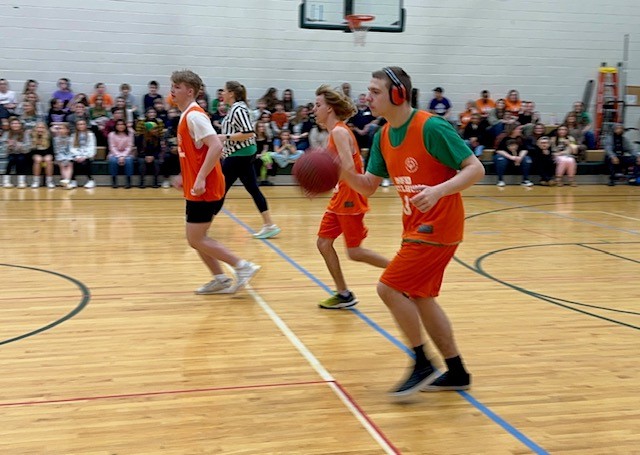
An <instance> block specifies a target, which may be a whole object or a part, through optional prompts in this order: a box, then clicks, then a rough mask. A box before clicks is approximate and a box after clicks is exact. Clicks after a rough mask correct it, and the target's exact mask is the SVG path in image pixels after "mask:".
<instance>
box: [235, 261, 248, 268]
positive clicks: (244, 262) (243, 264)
mask: <svg viewBox="0 0 640 455" xmlns="http://www.w3.org/2000/svg"><path fill="white" fill-rule="evenodd" d="M245 265H247V261H245V260H244V259H240V260H239V261H238V263H237V264H236V269H241V268H242V267H244V266H245Z"/></svg>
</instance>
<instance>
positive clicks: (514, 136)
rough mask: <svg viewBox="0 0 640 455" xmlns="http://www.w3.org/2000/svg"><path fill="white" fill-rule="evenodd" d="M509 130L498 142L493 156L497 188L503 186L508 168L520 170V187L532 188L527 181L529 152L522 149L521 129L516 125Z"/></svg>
mask: <svg viewBox="0 0 640 455" xmlns="http://www.w3.org/2000/svg"><path fill="white" fill-rule="evenodd" d="M509 130H510V132H509V133H508V134H507V135H506V137H505V138H504V139H503V140H502V141H501V142H500V144H499V146H498V148H497V149H496V151H495V153H494V155H493V162H494V163H495V165H496V173H497V174H498V186H500V187H502V186H505V182H504V174H505V172H506V171H507V168H509V167H510V166H512V167H515V168H520V169H521V172H522V183H521V185H522V186H533V183H532V182H531V180H529V170H530V169H531V163H532V160H531V157H530V156H528V155H527V154H528V153H529V151H528V150H527V149H526V148H525V147H524V144H523V141H522V127H520V126H519V125H517V126H513V127H510V128H509Z"/></svg>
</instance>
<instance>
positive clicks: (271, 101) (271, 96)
mask: <svg viewBox="0 0 640 455" xmlns="http://www.w3.org/2000/svg"><path fill="white" fill-rule="evenodd" d="M262 99H263V100H264V102H265V103H267V110H268V111H269V112H274V111H275V110H276V103H278V89H277V88H275V87H271V88H269V90H267V91H266V93H265V94H264V95H263V96H262Z"/></svg>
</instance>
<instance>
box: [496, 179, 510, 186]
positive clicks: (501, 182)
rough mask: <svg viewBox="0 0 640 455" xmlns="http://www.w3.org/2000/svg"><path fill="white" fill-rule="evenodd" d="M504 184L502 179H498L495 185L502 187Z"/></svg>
mask: <svg viewBox="0 0 640 455" xmlns="http://www.w3.org/2000/svg"><path fill="white" fill-rule="evenodd" d="M506 185H507V184H506V183H504V180H498V183H497V184H496V186H499V187H503V186H506Z"/></svg>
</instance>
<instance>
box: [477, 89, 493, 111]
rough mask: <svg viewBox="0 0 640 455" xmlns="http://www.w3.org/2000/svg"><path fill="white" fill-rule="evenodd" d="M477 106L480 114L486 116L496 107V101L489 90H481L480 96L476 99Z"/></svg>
mask: <svg viewBox="0 0 640 455" xmlns="http://www.w3.org/2000/svg"><path fill="white" fill-rule="evenodd" d="M476 106H477V108H478V111H479V112H480V115H481V116H482V117H484V118H486V117H487V116H488V115H489V112H491V111H492V110H493V109H495V108H496V102H495V101H493V100H492V99H491V93H489V90H483V91H482V92H480V98H478V99H477V100H476Z"/></svg>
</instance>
